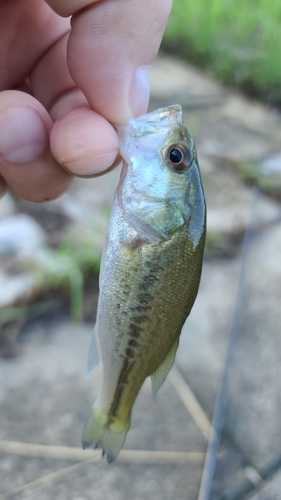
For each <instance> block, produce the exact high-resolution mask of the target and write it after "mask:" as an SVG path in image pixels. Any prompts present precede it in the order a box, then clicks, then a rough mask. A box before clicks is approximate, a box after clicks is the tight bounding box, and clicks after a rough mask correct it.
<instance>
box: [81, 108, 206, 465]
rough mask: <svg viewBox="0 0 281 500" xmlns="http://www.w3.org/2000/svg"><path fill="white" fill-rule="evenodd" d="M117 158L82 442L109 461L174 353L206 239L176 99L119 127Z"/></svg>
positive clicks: (194, 165)
mask: <svg viewBox="0 0 281 500" xmlns="http://www.w3.org/2000/svg"><path fill="white" fill-rule="evenodd" d="M119 137H120V144H121V154H122V156H123V158H124V165H123V169H122V172H121V177H120V182H119V186H118V188H117V191H116V193H115V198H114V203H113V208H112V213H111V219H110V225H109V229H108V236H107V243H106V248H105V252H104V256H103V262H102V267H101V275H100V296H99V303H98V312H97V322H96V326H95V330H96V334H97V336H98V342H99V349H100V354H101V359H102V364H103V385H102V390H101V394H100V396H99V397H98V399H97V401H96V402H95V404H94V406H93V409H92V413H91V415H90V417H89V419H88V421H87V422H86V424H85V428H84V432H83V446H84V447H87V446H89V445H91V444H92V445H94V446H95V447H97V446H101V447H102V448H103V452H104V453H105V454H106V455H107V459H108V461H109V462H110V461H111V460H113V459H114V458H115V456H116V455H117V453H118V452H119V450H120V449H121V447H122V445H123V442H124V439H125V437H126V434H127V432H128V429H129V427H130V417H131V411H132V406H133V404H134V401H135V399H136V397H137V395H138V393H139V390H140V388H141V386H142V385H143V383H144V381H145V379H146V378H147V377H149V376H151V378H152V390H153V395H155V394H156V392H157V390H158V388H159V386H160V385H161V384H162V382H163V381H164V380H165V378H166V376H167V374H168V372H169V370H170V368H171V366H172V364H173V361H174V357H175V354H176V350H177V347H178V343H179V336H180V333H181V329H182V327H183V324H184V322H185V320H186V318H187V316H188V315H189V313H190V311H191V308H192V306H193V303H194V300H195V298H196V295H197V291H198V286H199V282H200V276H201V268H202V259H203V251H204V243H205V218H206V213H205V212H206V211H205V201H204V194H203V189H202V184H201V179H200V173H199V167H198V161H197V155H196V151H195V146H194V141H193V138H192V136H191V135H190V134H189V132H188V131H187V129H186V128H185V127H184V126H183V124H182V113H181V108H180V106H169V107H168V108H164V109H161V110H158V111H155V112H153V113H149V114H148V115H145V116H144V117H141V118H137V119H134V120H131V121H130V122H129V124H128V126H127V127H124V128H120V129H119Z"/></svg>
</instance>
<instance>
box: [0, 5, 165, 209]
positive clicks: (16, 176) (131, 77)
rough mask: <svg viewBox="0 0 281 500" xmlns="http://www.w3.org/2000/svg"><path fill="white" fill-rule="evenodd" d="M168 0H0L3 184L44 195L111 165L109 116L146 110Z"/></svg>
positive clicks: (114, 120)
mask: <svg viewBox="0 0 281 500" xmlns="http://www.w3.org/2000/svg"><path fill="white" fill-rule="evenodd" d="M47 4H48V5H47ZM171 4H172V0H100V1H97V0H96V1H95V0H92V1H91V0H47V3H45V1H44V0H0V53H1V57H0V90H1V92H0V192H4V191H5V189H6V186H8V187H9V189H11V190H12V191H13V192H14V193H16V194H17V195H18V196H20V197H22V198H25V199H28V200H30V201H36V202H40V201H46V200H50V199H52V198H55V197H57V196H59V195H60V194H62V193H63V192H64V191H65V190H66V189H67V188H68V187H69V186H70V184H71V182H72V179H73V175H80V176H94V175H99V174H101V173H104V172H106V171H107V170H110V169H111V168H113V166H114V164H115V163H117V162H118V149H119V146H118V138H117V134H116V132H115V129H114V127H113V125H112V124H125V123H126V122H127V121H128V120H129V119H130V118H131V117H133V116H137V115H141V114H143V113H145V112H146V110H147V104H148V99H149V69H150V67H151V65H152V63H153V61H154V59H155V57H156V55H157V52H158V49H159V45H160V42H161V39H162V35H163V31H164V28H165V25H166V22H167V19H168V15H169V12H170V8H171ZM52 9H53V10H52ZM69 16H73V17H72V19H71V25H70V19H69Z"/></svg>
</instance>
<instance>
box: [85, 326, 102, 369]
mask: <svg viewBox="0 0 281 500" xmlns="http://www.w3.org/2000/svg"><path fill="white" fill-rule="evenodd" d="M99 363H100V352H99V345H98V336H97V324H95V327H94V331H93V335H92V338H91V343H90V348H89V353H88V360H87V366H86V372H85V375H86V377H87V376H88V375H90V373H91V372H92V371H93V369H94V368H95V367H96V366H97V365H98V364H99Z"/></svg>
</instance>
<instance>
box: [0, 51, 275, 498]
mask: <svg viewBox="0 0 281 500" xmlns="http://www.w3.org/2000/svg"><path fill="white" fill-rule="evenodd" d="M175 102H181V103H182V105H183V109H184V116H185V122H186V124H187V126H188V127H189V129H190V130H191V132H192V133H193V134H194V136H195V139H196V143H197V149H198V156H199V161H200V167H201V171H202V178H203V183H204V188H205V192H206V199H207V204H208V227H209V231H210V232H211V233H213V234H219V235H221V234H226V235H235V234H237V233H241V234H243V232H244V231H245V230H247V228H248V227H249V225H250V226H251V227H252V228H254V230H255V232H254V235H253V238H252V239H250V240H249V246H248V252H247V260H246V261H244V264H243V263H242V265H243V267H242V274H241V273H240V270H241V253H240V251H239V245H238V250H237V252H236V253H235V258H232V259H231V260H227V259H225V260H222V259H215V260H214V259H213V260H208V261H206V262H205V264H204V269H203V275H202V282H201V287H200V291H199V295H198V298H197V301H196V303H195V306H194V308H193V310H192V313H191V315H190V318H189V319H188V321H187V323H186V325H185V327H184V329H183V332H182V337H181V342H180V348H179V351H178V354H177V358H176V365H177V367H178V369H179V371H180V372H181V374H182V375H183V377H184V379H185V380H186V382H187V383H188V385H189V387H190V388H191V389H192V391H193V393H194V395H195V396H196V398H197V400H198V402H199V403H200V404H201V407H202V408H203V410H204V411H205V413H206V414H207V416H208V417H209V419H211V418H212V413H213V408H214V401H215V398H216V394H217V391H218V387H219V382H220V378H221V375H222V370H223V366H224V359H225V353H226V349H227V344H228V339H229V332H230V331H231V328H233V325H234V327H235V332H234V333H235V339H234V343H233V350H232V356H231V364H230V366H229V370H230V371H229V374H230V378H229V380H230V384H229V387H228V393H229V402H228V406H227V412H226V418H225V421H224V429H223V439H222V442H221V446H220V450H219V455H218V457H217V458H218V461H217V467H216V471H215V477H214V483H213V491H212V500H240V499H246V498H248V497H247V495H248V494H249V493H250V495H251V498H253V499H254V500H273V499H274V500H276V499H277V500H278V498H279V496H280V495H279V494H280V490H281V486H280V477H279V475H278V473H277V475H276V476H274V477H273V478H272V479H269V480H268V482H267V481H265V482H264V483H262V484H259V483H258V482H257V481H256V479H257V478H259V477H261V478H262V479H265V480H267V478H270V475H271V473H272V471H274V470H276V468H277V469H278V464H280V459H281V456H280V431H281V428H280V404H281V400H280V394H281V391H280V380H281V377H280V376H281V373H280V366H281V363H280V361H281V360H280V353H281V345H280V320H281V317H280V299H281V289H280V282H281V276H280V269H281V267H280V255H281V229H280V227H281V226H280V222H278V221H279V219H280V204H278V203H277V202H276V201H274V200H273V199H270V198H269V197H266V196H264V195H260V196H259V198H255V195H254V194H253V191H252V189H251V188H250V187H248V186H246V185H244V184H243V183H242V180H241V178H239V176H238V175H237V173H236V172H235V166H237V165H238V164H239V162H245V161H246V162H254V163H257V164H259V165H261V168H262V169H263V170H264V172H263V173H264V174H266V175H268V169H271V170H272V169H273V170H274V174H276V172H277V174H278V168H279V157H280V139H281V118H280V115H279V114H277V113H275V112H273V111H269V110H268V109H266V107H264V106H263V105H261V104H259V103H256V102H254V101H250V100H248V99H246V98H244V97H243V96H241V95H239V94H238V93H234V92H232V91H231V90H230V89H225V88H223V87H222V86H221V85H220V84H218V83H217V82H215V81H214V80H212V79H210V78H208V77H207V76H206V75H204V74H202V73H201V72H200V71H198V70H195V69H194V68H192V67H191V66H189V65H185V64H183V63H182V62H178V61H175V60H174V59H171V58H169V57H159V59H158V61H157V62H156V64H155V67H154V69H153V71H152V78H151V104H150V109H156V108H157V107H160V106H166V105H168V104H172V103H175ZM272 165H273V166H272ZM230 166H232V168H229V167H230ZM266 169H267V171H265V170H266ZM117 182H118V171H115V172H112V173H111V174H110V175H107V176H105V177H100V178H98V179H88V180H81V179H78V180H77V181H76V182H75V183H74V185H73V186H72V188H71V189H70V191H69V192H68V193H67V194H65V195H64V196H62V197H61V198H60V199H58V200H55V201H54V202H51V203H44V204H42V205H40V209H39V208H38V207H39V206H38V205H36V204H29V203H26V202H22V203H21V204H20V210H21V211H23V212H26V213H28V214H31V216H32V217H35V218H37V220H38V221H39V220H40V221H41V222H42V227H43V228H44V231H45V234H44V238H45V239H46V241H47V242H51V243H52V245H53V246H56V245H58V244H59V242H60V241H61V240H62V238H63V237H65V236H66V235H68V236H69V235H72V237H73V235H74V237H75V238H76V240H75V241H77V242H78V243H80V242H81V243H83V242H84V241H87V242H89V243H90V245H91V246H92V248H93V252H96V253H97V255H99V253H100V252H101V250H102V247H103V244H104V240H105V234H106V228H107V221H108V216H109V211H110V206H111V201H112V197H113V193H114V190H115V188H116V185H117ZM5 199H6V201H5V203H4V204H3V203H2V202H1V201H0V214H1V213H2V214H3V215H5V216H7V215H11V214H13V213H15V211H16V202H15V201H13V200H12V198H11V197H9V196H8V197H7V198H6V197H5V198H4V200H5ZM7 200H8V201H7ZM1 203H2V205H1ZM4 205H5V206H4ZM1 207H2V208H1ZM48 214H49V215H50V220H51V222H52V221H54V220H55V222H56V223H57V221H59V224H57V226H56V227H55V230H54V229H53V230H52V231H51V230H50V231H49V229H48V224H47V223H46V220H45V218H46V215H48ZM251 214H252V215H251ZM15 217H20V216H19V215H15ZM47 222H48V220H47ZM0 243H1V242H0ZM52 252H53V250H52V251H50V250H48V249H47V250H46V249H44V248H40V249H39V251H38V252H37V253H36V258H35V259H34V262H35V263H36V266H37V267H38V268H40V266H41V269H42V267H44V269H45V271H46V272H47V273H49V274H52V273H53V274H58V275H59V273H62V274H63V273H67V266H69V265H70V261H69V259H67V258H64V257H63V256H59V257H58V256H56V258H54V253H52ZM13 262H14V266H15V269H14V273H11V272H10V269H11V262H10V260H9V265H7V262H6V261H4V260H3V261H1V262H0V271H1V272H0V280H2V281H1V284H2V287H1V288H2V290H4V295H5V296H6V299H5V300H6V302H1V301H0V307H1V305H2V307H4V306H8V305H11V304H13V303H14V302H13V301H11V300H10V301H9V300H8V297H9V286H10V285H11V283H12V280H14V284H17V283H18V282H17V280H18V279H19V278H20V276H22V275H20V273H19V272H18V268H17V266H18V262H16V261H12V263H13ZM30 262H31V261H30V259H29V260H26V263H27V264H28V265H30ZM15 270H16V273H15ZM31 278H32V279H34V274H32V273H31V274H30V273H27V274H26V275H25V279H31ZM35 281H36V280H35ZM41 284H42V283H41ZM17 286H18V290H19V292H18V297H22V296H24V294H26V295H27V296H28V294H27V290H28V286H27V284H26V283H25V284H23V282H22V283H21V285H19V284H18V285H17ZM36 286H38V281H36ZM31 295H32V294H31ZM237 301H238V302H237ZM235 304H237V307H236V309H235ZM234 311H236V313H235V314H236V317H235V318H234V320H233V313H234ZM91 332H92V325H90V326H88V325H75V324H74V323H71V322H70V321H69V320H68V319H65V317H63V315H61V317H58V320H57V322H56V321H54V320H53V321H51V320H50V318H46V316H45V317H44V320H42V321H41V322H40V321H37V322H36V323H35V322H33V323H32V324H31V323H29V324H28V325H27V327H26V328H25V331H24V332H23V333H22V335H21V336H20V339H19V347H20V354H19V356H18V357H17V358H14V359H9V360H1V361H0V403H1V412H0V439H4V440H18V441H20V442H31V443H32V442H34V443H42V444H48V445H63V446H80V438H81V429H82V427H83V422H84V420H85V418H86V416H87V414H88V412H89V409H90V407H91V404H92V402H93V400H94V399H95V397H96V396H97V394H98V389H99V385H100V382H101V378H100V377H101V371H100V369H99V368H98V369H97V370H96V371H95V372H94V373H93V374H92V375H91V376H90V377H89V378H87V379H85V378H84V375H83V374H84V369H85V363H86V358H87V351H88V345H89V342H90V336H91ZM125 447H126V448H128V449H130V448H134V449H148V450H166V451H197V452H204V451H205V448H206V441H205V438H204V437H203V436H202V434H201V433H200V431H199V430H198V428H197V426H196V425H195V423H194V421H193V420H192V418H191V417H190V415H189V413H188V412H187V410H186V408H185V406H184V404H183V402H182V401H181V399H180V397H179V396H178V394H177V391H176V390H175V389H174V387H173V386H172V384H171V383H170V381H169V379H168V380H167V381H166V382H165V384H164V386H163V387H162V388H161V390H160V391H159V394H158V397H157V400H156V401H153V400H152V398H151V388H150V383H149V381H147V383H145V384H144V387H143V389H142V391H141V393H140V395H139V397H138V399H137V401H136V405H135V407H134V410H133V418H132V427H131V429H130V432H129V434H128V437H127V440H126V444H125ZM69 465H71V464H70V462H68V461H66V460H54V459H52V460H51V459H42V458H38V459H36V458H23V457H20V456H16V455H9V454H4V453H2V454H1V455H0V494H1V493H4V492H5V491H7V490H9V489H13V488H15V487H17V486H20V485H23V484H25V483H27V482H30V481H34V480H36V479H37V478H39V477H43V476H44V475H47V474H49V473H51V472H54V471H56V470H60V469H61V468H64V467H67V466H69ZM201 473H202V466H201V465H192V464H189V465H184V466H183V465H182V464H175V465H168V464H167V465H161V466H160V465H145V464H127V465H122V464H118V463H115V464H112V465H111V466H108V465H107V464H106V463H104V462H101V463H98V464H89V465H85V467H83V468H82V469H80V470H79V471H77V472H76V473H75V474H73V475H71V476H69V477H68V478H66V479H64V480H61V482H59V483H58V484H55V485H53V486H48V487H45V488H41V489H39V490H34V491H33V490H32V491H29V492H25V493H21V494H18V495H17V496H16V498H19V499H24V498H28V499H31V500H33V499H34V500H35V499H36V500H37V499H40V500H41V499H42V500H44V499H46V500H49V499H53V498H57V499H60V500H64V499H65V500H66V499H67V500H69V499H75V500H82V499H85V500H88V499H89V500H90V499H92V498H94V499H97V500H99V499H103V500H106V499H127V498H128V499H129V498H130V499H131V498H133V499H136V500H138V499H139V500H142V499H144V498H149V499H151V500H157V499H158V498H159V499H160V498H161V499H164V500H166V499H167V500H170V499H171V498H173V499H176V500H183V499H186V498H188V500H196V498H197V496H198V490H199V484H200V477H201ZM249 498H250V497H249Z"/></svg>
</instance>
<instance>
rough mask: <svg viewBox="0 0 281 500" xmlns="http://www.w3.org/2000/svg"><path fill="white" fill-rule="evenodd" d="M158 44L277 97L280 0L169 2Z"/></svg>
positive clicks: (280, 95) (262, 93)
mask: <svg viewBox="0 0 281 500" xmlns="http://www.w3.org/2000/svg"><path fill="white" fill-rule="evenodd" d="M163 48H164V49H165V48H166V49H170V50H173V52H174V53H175V52H177V53H178V55H179V56H181V57H184V58H186V59H187V60H191V61H192V62H193V63H195V64H198V65H199V66H201V67H203V68H204V69H206V68H207V69H208V70H209V71H210V72H212V73H213V74H215V75H216V76H217V77H219V78H220V79H221V80H222V81H224V82H226V83H231V84H233V83H234V84H235V85H238V86H240V87H242V88H243V89H246V90H248V91H251V92H253V93H255V94H256V95H258V96H260V97H263V98H264V99H268V100H272V101H281V86H280V81H281V64H280V60H281V2H280V0H196V1H192V0H174V6H173V10H172V14H171V17H170V21H169V23H168V26H167V29H166V33H165V36H164V41H163Z"/></svg>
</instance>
